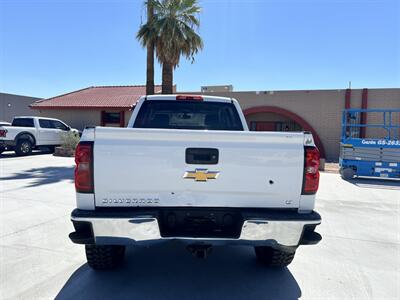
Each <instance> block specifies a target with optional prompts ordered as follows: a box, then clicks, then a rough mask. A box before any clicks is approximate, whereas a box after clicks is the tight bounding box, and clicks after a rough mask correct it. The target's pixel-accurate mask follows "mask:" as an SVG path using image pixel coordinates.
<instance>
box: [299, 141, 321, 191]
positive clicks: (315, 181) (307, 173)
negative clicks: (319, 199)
mask: <svg viewBox="0 0 400 300" xmlns="http://www.w3.org/2000/svg"><path fill="white" fill-rule="evenodd" d="M304 151H305V157H304V178H303V191H302V194H303V195H311V194H315V193H316V192H317V191H318V185H319V159H320V156H319V151H318V148H316V147H304Z"/></svg>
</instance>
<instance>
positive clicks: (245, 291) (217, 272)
mask: <svg viewBox="0 0 400 300" xmlns="http://www.w3.org/2000/svg"><path fill="white" fill-rule="evenodd" d="M127 250H128V251H127V254H126V257H125V264H124V265H123V266H121V267H120V268H119V269H116V270H113V271H102V272H100V271H97V272H96V271H93V270H92V269H91V268H90V267H89V266H88V265H87V264H84V265H82V266H81V267H80V268H79V269H77V270H76V271H75V272H74V273H73V274H72V275H71V277H70V278H69V279H68V281H67V282H66V283H65V285H64V287H63V288H62V289H61V291H60V292H59V294H58V295H57V297H56V299H58V300H61V299H85V300H90V299H96V300H98V299H173V300H175V299H218V300H220V299H257V300H259V299H298V298H300V296H301V290H300V287H299V286H298V284H297V282H296V280H295V279H294V277H293V276H292V274H291V273H290V271H289V270H288V269H287V268H283V269H272V268H271V269H268V268H264V267H262V266H260V265H258V264H257V263H256V259H255V255H254V251H253V249H252V248H251V247H243V246H240V247H239V246H237V247H216V248H214V249H213V250H214V251H213V253H212V254H211V255H210V256H209V257H208V258H207V259H206V260H201V259H197V258H194V257H192V256H191V255H190V253H189V252H187V251H186V250H184V247H183V246H182V244H180V243H178V242H170V243H163V244H158V245H154V246H152V247H149V248H144V247H143V248H139V247H137V248H128V249H127Z"/></svg>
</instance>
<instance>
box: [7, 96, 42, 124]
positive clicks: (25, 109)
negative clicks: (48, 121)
mask: <svg viewBox="0 0 400 300" xmlns="http://www.w3.org/2000/svg"><path fill="white" fill-rule="evenodd" d="M37 100H40V98H35V97H27V96H19V95H13V94H6V93H0V121H6V122H11V121H12V119H13V118H14V117H15V116H24V115H25V116H36V114H37V112H36V111H35V110H33V109H31V108H29V105H30V104H31V103H33V102H35V101H37Z"/></svg>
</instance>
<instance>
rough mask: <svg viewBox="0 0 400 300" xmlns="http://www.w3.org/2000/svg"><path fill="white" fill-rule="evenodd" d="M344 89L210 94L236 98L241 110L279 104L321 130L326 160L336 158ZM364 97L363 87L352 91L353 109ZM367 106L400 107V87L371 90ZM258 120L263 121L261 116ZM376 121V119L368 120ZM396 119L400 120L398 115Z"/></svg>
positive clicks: (319, 132)
mask: <svg viewBox="0 0 400 300" xmlns="http://www.w3.org/2000/svg"><path fill="white" fill-rule="evenodd" d="M345 92H346V91H345V90H312V91H262V92H230V93H210V95H218V96H224V97H233V98H236V99H237V100H238V101H239V103H240V105H241V107H242V109H247V108H252V107H257V106H276V107H279V108H284V109H287V110H289V111H291V112H293V113H295V114H297V115H299V116H300V117H302V118H303V119H304V120H305V121H307V122H308V123H309V124H310V125H311V126H312V127H313V128H314V129H315V131H316V132H317V133H318V135H319V137H320V138H321V141H322V144H323V145H324V148H325V152H326V158H327V160H331V161H337V160H338V157H339V143H340V137H341V120H342V111H343V109H344V105H345ZM361 96H362V89H355V90H352V94H351V107H352V108H361ZM368 108H387V109H400V89H398V88H397V89H369V90H368ZM253 118H254V117H253V116H247V119H249V120H250V119H253ZM257 120H260V116H258V117H257ZM375 121H376V120H374V118H371V119H368V122H369V123H372V122H375ZM396 122H397V123H398V122H399V120H398V118H397V119H396ZM372 134H374V132H373V130H368V131H367V136H371V135H372Z"/></svg>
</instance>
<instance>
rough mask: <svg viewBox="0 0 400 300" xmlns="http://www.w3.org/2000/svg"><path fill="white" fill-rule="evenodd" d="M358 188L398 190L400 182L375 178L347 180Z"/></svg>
mask: <svg viewBox="0 0 400 300" xmlns="http://www.w3.org/2000/svg"><path fill="white" fill-rule="evenodd" d="M347 181H348V182H350V183H352V184H354V185H355V186H357V187H360V188H374V189H386V190H400V180H396V179H377V178H362V177H361V178H360V177H358V178H353V179H349V180H347Z"/></svg>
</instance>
